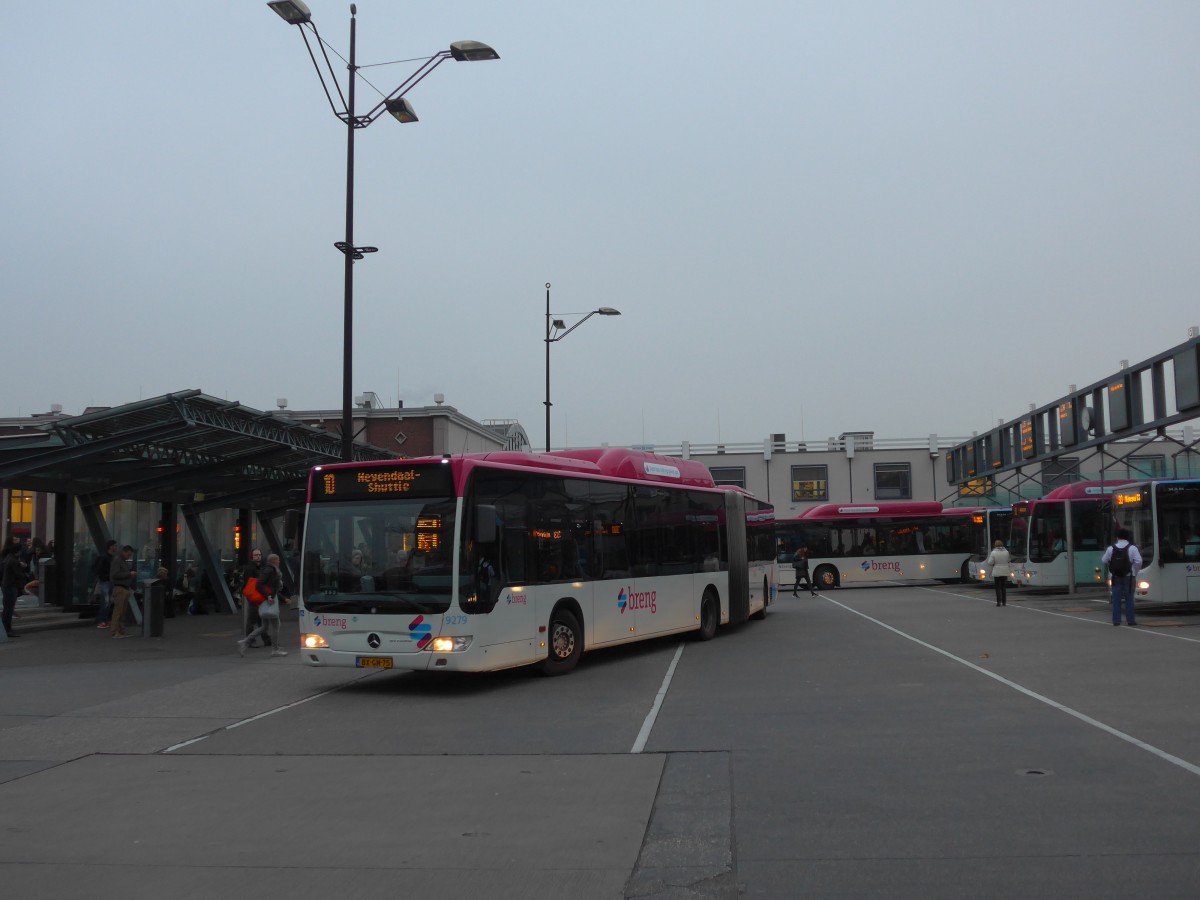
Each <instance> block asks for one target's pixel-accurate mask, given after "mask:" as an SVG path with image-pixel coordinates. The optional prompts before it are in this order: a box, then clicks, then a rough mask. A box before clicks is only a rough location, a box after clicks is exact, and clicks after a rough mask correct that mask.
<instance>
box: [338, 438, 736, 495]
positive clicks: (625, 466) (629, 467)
mask: <svg viewBox="0 0 1200 900" xmlns="http://www.w3.org/2000/svg"><path fill="white" fill-rule="evenodd" d="M442 462H449V463H450V465H451V466H453V467H454V469H455V470H456V472H457V473H458V478H460V479H461V478H462V477H464V476H465V475H466V474H467V472H469V471H470V470H471V469H472V468H474V467H475V466H477V465H479V464H481V463H484V464H487V465H489V466H497V467H501V468H511V469H523V470H531V471H540V472H547V471H557V472H567V473H570V472H574V473H576V474H579V475H598V476H606V477H609V478H623V479H628V480H632V481H644V482H650V483H657V484H675V485H684V486H687V487H702V488H715V487H716V485H715V483H714V482H713V477H712V473H711V472H709V470H708V467H707V466H705V465H704V464H703V463H700V462H696V461H694V460H688V459H677V458H675V457H672V456H658V455H657V454H654V453H643V452H641V451H638V450H626V449H623V448H619V447H598V448H594V449H580V450H558V451H555V452H553V453H521V452H518V451H515V450H499V451H495V452H492V453H466V454H463V455H461V456H453V457H449V458H445V457H441V456H423V457H410V458H408V459H397V460H381V461H376V462H366V463H333V464H332V465H350V466H355V467H373V466H381V467H385V468H386V467H389V466H395V465H413V464H426V463H442ZM326 468H328V466H326ZM459 487H460V488H461V481H460V482H459Z"/></svg>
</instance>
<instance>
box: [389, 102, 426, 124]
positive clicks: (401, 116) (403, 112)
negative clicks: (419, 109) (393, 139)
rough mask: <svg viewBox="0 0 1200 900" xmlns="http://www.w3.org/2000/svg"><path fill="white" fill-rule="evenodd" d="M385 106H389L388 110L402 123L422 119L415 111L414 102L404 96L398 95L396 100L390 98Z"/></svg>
mask: <svg viewBox="0 0 1200 900" xmlns="http://www.w3.org/2000/svg"><path fill="white" fill-rule="evenodd" d="M384 106H386V107H387V111H388V112H390V113H391V114H392V115H393V116H395V117H396V121H397V122H399V123H400V124H401V125H407V124H408V123H409V122H417V121H420V120H419V119H418V118H417V114H416V112H414V111H413V108H412V104H411V103H409V102H408V101H407V100H405V99H404V98H403V97H396V98H395V99H394V100H389V101H387V103H385V104H384Z"/></svg>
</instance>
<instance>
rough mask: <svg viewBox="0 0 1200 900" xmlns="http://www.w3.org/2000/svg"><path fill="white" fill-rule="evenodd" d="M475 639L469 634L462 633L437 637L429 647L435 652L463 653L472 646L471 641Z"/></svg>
mask: <svg viewBox="0 0 1200 900" xmlns="http://www.w3.org/2000/svg"><path fill="white" fill-rule="evenodd" d="M473 640H474V637H472V636H471V635H469V634H460V635H454V636H449V637H435V638H434V639H433V642H432V643H430V645H429V649H430V650H432V651H433V652H434V653H461V652H462V651H463V650H466V649H467V648H468V647H470V646H471V641H473Z"/></svg>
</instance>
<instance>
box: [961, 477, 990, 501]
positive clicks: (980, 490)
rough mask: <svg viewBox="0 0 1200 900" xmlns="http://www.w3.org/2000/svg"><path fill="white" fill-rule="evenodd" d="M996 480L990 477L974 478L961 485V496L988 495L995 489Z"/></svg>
mask: <svg viewBox="0 0 1200 900" xmlns="http://www.w3.org/2000/svg"><path fill="white" fill-rule="evenodd" d="M995 487H996V485H995V482H993V481H992V479H990V478H972V479H971V480H970V481H968V482H966V483H965V484H962V485H959V488H958V496H960V497H987V496H990V495H991V493H992V492H993V491H994V490H995Z"/></svg>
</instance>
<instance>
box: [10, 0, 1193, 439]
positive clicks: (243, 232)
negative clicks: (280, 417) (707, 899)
mask: <svg viewBox="0 0 1200 900" xmlns="http://www.w3.org/2000/svg"><path fill="white" fill-rule="evenodd" d="M309 5H310V7H312V11H313V17H314V21H315V22H316V24H317V27H318V29H319V31H320V33H321V36H322V37H323V38H324V39H325V40H326V41H327V42H328V44H329V45H330V47H331V51H336V52H337V53H340V54H342V55H343V56H345V55H347V54H348V46H349V4H347V3H333V2H328V0H310V2H309ZM460 39H475V40H481V41H485V42H487V43H489V44H491V45H492V46H494V47H495V48H496V49H497V50H498V51H499V53H500V55H501V57H502V59H500V60H499V61H496V62H486V63H484V62H481V63H472V64H460V63H455V62H453V61H451V62H447V63H445V64H443V65H442V66H440V67H439V68H438V69H437V70H436V71H434V72H433V73H432V74H431V75H430V76H429V77H428V78H426V79H425V80H424V81H423V82H422V83H421V84H419V85H418V86H417V87H416V88H415V89H414V90H413V91H412V92H411V93H410V94H409V95H408V99H409V100H410V101H411V102H412V104H413V106H414V107H415V109H416V111H417V114H418V116H419V117H420V122H418V123H416V124H411V125H405V126H400V125H399V124H398V123H396V122H395V120H393V119H392V118H390V117H388V116H386V115H385V116H384V117H383V118H381V119H379V120H378V121H377V122H376V123H374V124H373V125H372V126H371V127H370V128H368V129H366V130H362V131H359V132H357V142H356V143H357V161H356V176H357V191H356V201H355V206H356V219H355V241H356V243H358V244H371V245H375V246H378V247H379V248H380V252H379V253H377V254H374V255H373V256H370V257H368V258H367V259H366V260H364V261H362V262H361V263H359V264H357V266H356V268H355V316H356V319H355V334H354V337H355V341H354V347H355V365H354V382H353V388H354V392H355V394H360V393H363V392H365V391H374V392H375V393H377V394H378V395H379V396H380V397H381V398H382V399H383V401H384V402H385V403H386V404H387V405H392V406H394V405H395V404H396V402H397V399H399V400H402V401H403V403H404V404H405V405H406V406H422V405H427V404H430V403H432V402H433V395H434V394H435V393H441V394H443V395H444V396H445V401H446V403H448V404H450V405H453V406H455V407H457V408H458V409H459V410H460V411H461V412H462V413H464V414H465V415H467V416H470V417H472V418H475V419H492V418H512V419H518V420H520V422H521V423H522V424H523V425H524V426H525V428H526V430H527V431H528V433H529V434H530V437H531V439H532V441H533V444H534V446H535V447H540V446H541V444H542V443H543V441H544V423H545V419H544V406H543V400H544V398H545V360H546V358H545V347H546V345H545V343H544V341H543V338H544V336H545V330H544V329H545V312H546V309H545V303H546V289H545V287H544V285H545V283H546V282H551V283H552V284H553V287H552V289H551V311H552V312H553V313H554V316H555V318H563V319H564V320H565V321H566V322H567V324H568V325H569V324H573V322H575V321H577V320H578V319H579V318H580V317H581V316H582V315H583V314H585V313H586V312H587V311H588V310H591V309H595V308H597V307H599V306H611V307H616V308H617V309H619V310H620V311H621V313H622V315H621V316H620V317H619V318H602V317H599V316H596V317H593V318H592V319H591V320H589V321H588V322H586V323H585V324H584V325H582V326H581V327H580V328H579V329H578V330H577V331H574V332H573V333H572V334H570V335H569V336H568V337H567V338H566V339H565V340H563V341H562V342H561V343H556V344H554V345H553V347H552V351H551V353H552V360H551V365H552V384H551V388H552V399H553V401H554V408H553V410H554V419H553V434H552V442H553V444H554V445H555V446H561V445H563V444H565V443H569V444H571V445H573V446H580V445H589V444H599V443H602V442H607V443H611V444H629V443H661V444H668V443H678V442H680V441H683V440H688V441H691V442H693V443H697V444H699V443H708V442H713V441H717V440H723V441H726V442H734V443H736V442H742V441H761V440H762V439H763V438H764V437H766V436H767V435H769V434H772V433H777V432H782V433H785V434H787V436H788V438H789V439H795V438H806V439H810V440H812V439H819V438H824V437H828V436H831V435H836V434H839V433H841V432H843V431H861V430H873V431H875V432H876V434H877V435H879V436H881V437H923V436H925V435H927V434H929V433H931V432H935V433H938V434H941V435H946V436H955V437H958V436H966V435H969V434H970V433H971V432H973V431H984V430H987V429H988V428H989V427H990V426H992V425H994V424H995V422H996V420H997V419H998V418H1002V419H1005V420H1009V419H1013V418H1016V417H1017V416H1019V415H1020V414H1021V413H1022V412H1024V411H1026V410H1027V409H1028V405H1029V404H1030V403H1036V404H1038V405H1039V406H1040V405H1042V404H1045V403H1048V402H1050V401H1052V400H1054V399H1056V398H1058V397H1059V396H1061V395H1062V394H1063V393H1065V392H1066V390H1067V387H1068V385H1069V384H1071V383H1077V384H1079V385H1081V386H1082V385H1084V384H1088V383H1091V382H1093V381H1096V380H1099V379H1101V378H1103V377H1105V376H1107V375H1109V374H1110V373H1111V372H1113V371H1115V370H1116V368H1117V365H1118V362H1119V360H1121V359H1129V360H1130V361H1132V362H1138V361H1140V360H1143V359H1146V358H1147V357H1150V356H1153V355H1154V354H1156V353H1159V352H1161V351H1163V350H1166V349H1168V348H1170V347H1173V346H1175V345H1177V344H1180V343H1182V342H1183V341H1185V340H1186V339H1187V329H1188V326H1190V325H1196V324H1200V303H1198V302H1197V300H1198V298H1197V285H1198V284H1200V253H1198V252H1197V243H1198V240H1197V239H1198V237H1200V167H1198V164H1197V163H1198V160H1200V156H1198V152H1200V115H1198V112H1200V52H1198V51H1197V47H1198V45H1200V41H1198V39H1200V3H1195V2H1192V0H1185V2H1149V0H1130V2H1107V0H1086V2H1053V0H1037V2H1020V0H1003V2H1000V0H995V2H962V0H945V2H903V3H901V2H894V3H884V2H846V3H841V2H837V3H835V2H819V3H812V2H803V0H789V2H754V0H745V2H737V3H733V2H727V3H714V2H703V0H690V2H681V0H680V2H677V0H638V2H629V0H610V2H607V3H603V4H583V3H564V2H562V0H554V2H550V0H542V2H533V0H509V2H504V3H500V2H496V0H487V2H484V0H477V2H457V0H439V2H436V3H435V2H427V3H422V2H405V3H396V2H385V0H362V2H360V3H359V4H358V62H359V64H360V65H364V66H365V65H368V64H374V63H384V62H391V61H393V60H408V62H403V63H400V64H397V65H391V66H379V67H373V68H367V69H364V70H363V71H362V73H361V74H362V75H363V76H365V78H366V79H367V80H368V81H369V82H370V85H366V84H361V83H360V87H359V103H358V108H359V112H363V111H365V110H366V109H367V108H368V107H369V106H371V105H374V103H375V102H376V101H377V100H378V99H379V93H377V92H376V90H375V89H374V88H378V89H379V90H380V91H382V92H383V93H387V92H389V91H390V90H391V89H392V88H394V87H395V86H397V85H398V84H400V82H402V81H403V80H404V79H405V78H406V77H407V76H408V75H409V74H410V73H411V72H412V71H413V70H415V69H416V67H417V66H418V65H419V64H420V58H421V57H425V56H429V55H431V54H432V53H434V52H435V51H437V50H439V49H443V48H445V47H446V46H448V44H449V43H450V42H451V41H454V40H460ZM0 41H2V42H3V53H0V83H2V84H3V85H4V88H3V90H2V91H0V104H2V105H3V121H4V122H5V128H4V141H3V144H2V147H3V149H2V150H0V153H2V159H3V163H4V164H3V167H2V171H0V179H2V181H0V184H2V189H0V201H2V206H3V211H4V212H3V217H2V219H0V222H2V223H3V224H2V226H0V227H2V228H3V234H2V235H0V271H2V272H3V275H2V280H0V284H2V285H3V292H4V301H3V307H4V322H3V325H2V326H0V334H2V336H3V338H2V339H3V346H4V347H5V350H6V351H7V352H6V356H7V365H6V367H5V368H6V374H7V377H6V378H5V384H6V389H5V390H4V391H3V393H2V394H0V415H3V416H16V415H28V414H30V413H34V412H43V411H46V410H48V409H49V408H50V406H51V404H54V403H59V404H62V406H63V408H64V411H65V412H67V413H69V414H75V413H79V412H82V411H83V409H84V408H85V407H87V406H92V405H117V404H121V403H126V402H129V401H133V400H137V399H139V398H146V397H153V396H157V395H160V394H163V393H167V392H169V391H178V390H186V389H191V388H199V389H201V390H203V391H204V392H205V393H208V394H211V395H214V396H217V397H222V398H226V399H229V400H238V401H241V402H242V403H244V404H246V405H248V406H251V407H255V408H258V409H268V410H270V409H274V407H275V402H276V398H281V397H283V398H287V400H288V403H289V405H290V406H291V407H292V408H296V409H316V408H323V409H334V408H339V407H340V404H341V396H342V394H341V390H342V388H341V379H342V355H341V346H342V308H343V263H342V256H341V254H340V253H338V252H337V251H336V250H335V249H334V248H333V246H332V245H333V242H334V241H337V240H341V239H342V238H343V236H344V227H345V185H346V182H345V167H346V157H345V151H346V137H345V127H344V126H343V125H342V124H341V123H340V122H339V121H338V120H337V119H336V118H335V117H334V115H333V113H332V111H331V109H330V107H329V104H328V102H327V101H326V99H325V95H324V93H323V92H322V91H321V87H320V84H319V82H318V81H317V77H316V74H315V72H314V70H313V67H312V63H311V62H310V60H309V58H308V54H307V52H306V51H305V49H304V44H303V42H302V40H301V36H300V34H299V33H298V29H297V28H295V27H293V26H289V25H287V24H286V23H284V22H283V21H282V20H281V19H280V18H278V17H277V16H276V15H275V14H274V13H273V12H272V11H271V10H270V9H268V7H267V6H266V3H265V2H262V0H220V2H214V3H210V4H208V5H207V6H205V7H203V8H202V7H197V6H194V5H193V6H188V5H185V4H180V3H174V2H163V0H152V2H151V0H115V2H113V3H107V4H99V5H97V4H96V3H94V2H88V3H84V2H82V0H61V2H57V3H54V4H50V5H45V4H37V3H16V2H5V3H3V4H2V5H0ZM335 61H336V60H335ZM339 74H340V75H342V76H343V77H344V74H345V73H344V68H343V69H342V70H341V72H339ZM371 85H373V86H374V87H371Z"/></svg>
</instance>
